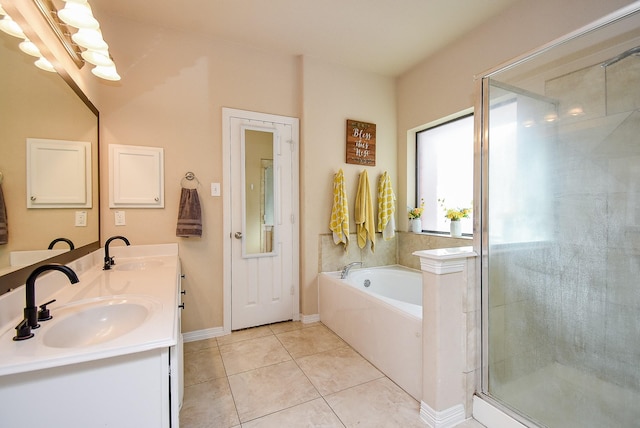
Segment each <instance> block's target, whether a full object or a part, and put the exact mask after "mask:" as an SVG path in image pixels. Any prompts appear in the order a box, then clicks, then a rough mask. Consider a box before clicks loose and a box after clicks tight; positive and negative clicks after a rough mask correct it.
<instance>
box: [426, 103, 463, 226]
mask: <svg viewBox="0 0 640 428" xmlns="http://www.w3.org/2000/svg"><path fill="white" fill-rule="evenodd" d="M416 180H417V183H416V184H417V185H416V206H417V205H420V201H421V200H424V213H423V215H422V229H423V231H425V232H434V233H449V220H447V219H446V218H445V217H444V214H445V213H444V210H443V206H442V204H441V203H440V202H439V200H444V201H445V203H444V206H446V208H471V205H472V200H473V114H470V115H466V116H462V117H459V118H457V119H454V120H451V121H448V122H445V123H443V124H440V125H437V126H434V127H431V128H427V129H425V130H423V131H420V132H418V133H417V134H416ZM472 215H473V213H472ZM462 233H463V234H465V235H471V234H472V233H473V221H472V219H471V218H468V219H463V220H462Z"/></svg>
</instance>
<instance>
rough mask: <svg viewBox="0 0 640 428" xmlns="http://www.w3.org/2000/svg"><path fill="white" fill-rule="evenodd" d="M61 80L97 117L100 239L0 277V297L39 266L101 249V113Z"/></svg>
mask: <svg viewBox="0 0 640 428" xmlns="http://www.w3.org/2000/svg"><path fill="white" fill-rule="evenodd" d="M57 74H58V75H59V76H60V78H61V79H62V80H64V81H65V82H66V83H67V85H69V87H70V88H71V89H72V90H73V92H74V93H75V94H76V95H77V96H78V98H79V99H80V100H81V101H82V102H83V103H84V104H85V105H86V106H87V108H88V109H89V110H90V111H91V112H92V113H93V114H95V116H96V130H97V132H96V150H97V156H98V165H97V168H98V171H97V177H98V180H97V183H95V184H94V187H95V188H96V189H97V191H98V195H97V196H98V197H97V201H98V203H97V207H96V209H97V210H98V211H97V212H98V237H97V240H96V241H94V242H90V243H89V244H86V245H83V246H81V247H78V248H75V249H73V250H71V251H68V252H66V253H63V254H60V255H57V256H54V257H51V258H48V259H45V260H42V261H39V262H37V263H35V264H32V265H29V266H24V267H21V268H19V269H16V270H14V271H12V272H9V273H6V274H4V275H2V276H0V295H2V294H4V293H7V292H9V291H11V290H13V289H14V288H17V287H19V286H21V285H22V284H24V283H25V282H26V281H27V278H28V277H29V275H30V274H31V272H32V271H33V269H35V268H36V267H38V266H41V265H45V264H48V263H61V264H67V263H70V262H72V261H74V260H76V259H79V258H80V257H83V256H85V255H87V254H90V253H92V252H94V251H95V250H97V249H99V248H100V239H101V238H100V236H101V234H100V230H101V224H100V223H101V219H100V217H101V216H100V210H101V208H100V112H99V111H98V109H97V108H96V106H95V105H93V103H92V102H91V101H90V100H89V98H88V97H87V96H86V94H85V93H84V92H82V90H81V89H80V87H79V86H78V85H77V84H76V82H75V81H74V80H73V79H72V78H71V77H70V76H69V75H68V74H66V73H57Z"/></svg>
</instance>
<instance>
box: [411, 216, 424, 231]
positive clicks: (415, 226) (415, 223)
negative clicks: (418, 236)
mask: <svg viewBox="0 0 640 428" xmlns="http://www.w3.org/2000/svg"><path fill="white" fill-rule="evenodd" d="M411 231H412V232H413V233H420V232H422V220H420V219H419V218H414V219H413V220H411Z"/></svg>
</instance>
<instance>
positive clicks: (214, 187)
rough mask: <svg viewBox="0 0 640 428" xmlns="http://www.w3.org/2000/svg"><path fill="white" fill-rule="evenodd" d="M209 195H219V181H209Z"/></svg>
mask: <svg viewBox="0 0 640 428" xmlns="http://www.w3.org/2000/svg"><path fill="white" fill-rule="evenodd" d="M211 196H220V183H211Z"/></svg>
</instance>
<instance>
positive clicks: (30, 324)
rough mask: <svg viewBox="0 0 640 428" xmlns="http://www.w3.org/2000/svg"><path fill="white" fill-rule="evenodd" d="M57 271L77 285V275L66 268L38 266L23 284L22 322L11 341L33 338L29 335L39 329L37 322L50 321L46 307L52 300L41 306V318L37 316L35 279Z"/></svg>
mask: <svg viewBox="0 0 640 428" xmlns="http://www.w3.org/2000/svg"><path fill="white" fill-rule="evenodd" d="M50 270H57V271H60V272H62V273H64V274H65V275H67V278H69V281H71V283H72V284H75V283H77V282H78V281H79V280H78V275H76V273H75V272H74V271H73V269H71V268H70V267H68V266H64V265H61V264H57V263H50V264H46V265H42V266H38V267H37V268H35V269H34V270H33V272H31V274H30V275H29V277H28V278H27V282H26V283H25V292H26V305H25V308H24V320H22V322H21V323H20V324H18V326H17V327H16V336H15V337H14V338H13V340H24V339H29V338H30V337H33V333H31V329H33V328H38V327H40V324H38V320H46V319H50V318H51V317H50V315H49V310H48V309H47V308H46V306H47V305H48V304H50V303H53V302H54V300H52V301H50V302H47V303H45V304H44V305H42V306H41V313H42V317H39V316H38V307H37V306H36V278H38V276H40V274H42V273H44V272H47V271H50Z"/></svg>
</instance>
